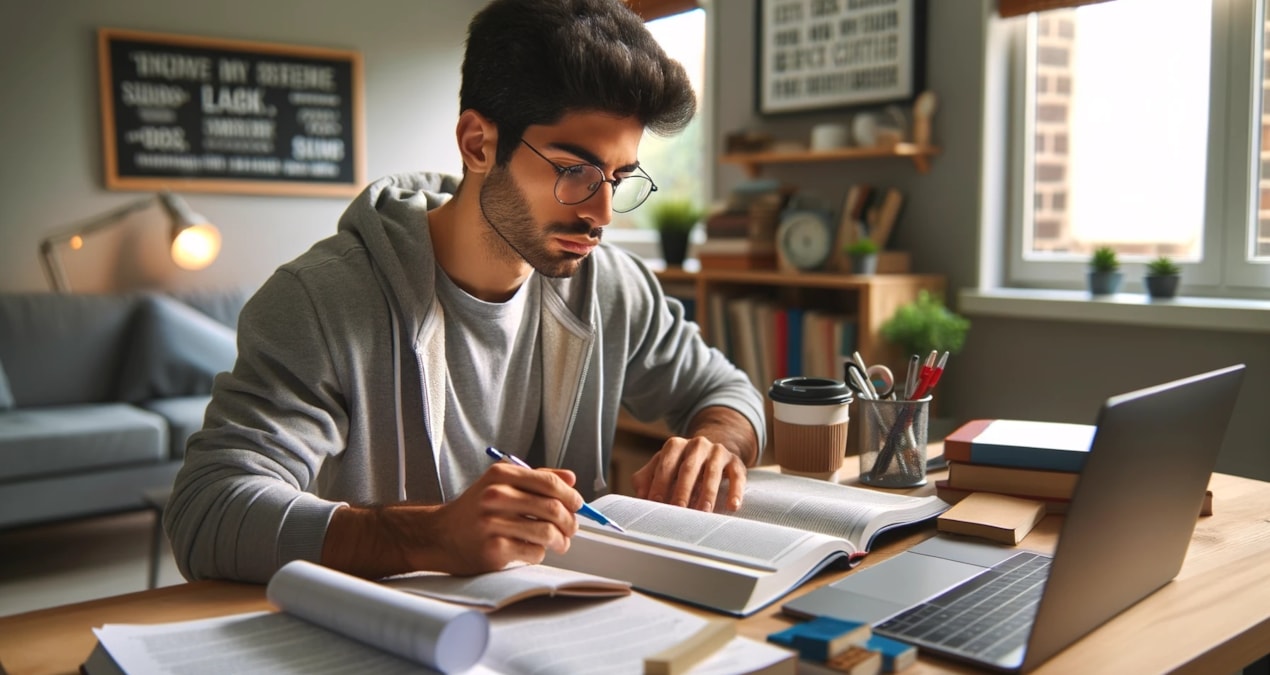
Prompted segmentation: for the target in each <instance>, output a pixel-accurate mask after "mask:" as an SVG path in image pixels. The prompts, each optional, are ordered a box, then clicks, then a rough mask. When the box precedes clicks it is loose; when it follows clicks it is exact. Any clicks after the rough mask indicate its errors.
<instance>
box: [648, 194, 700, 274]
mask: <svg viewBox="0 0 1270 675" xmlns="http://www.w3.org/2000/svg"><path fill="white" fill-rule="evenodd" d="M652 217H653V227H655V228H657V232H658V235H659V236H660V238H661V257H662V259H663V260H665V261H666V265H667V266H668V267H677V266H680V265H683V263H684V258H687V257H688V237H689V235H691V234H692V228H693V227H696V225H697V222H698V221H699V220H701V210H700V209H698V208H697V205H696V204H695V203H693V201H692V200H691V199H667V200H664V201H660V202H658V203H657V205H656V206H655V207H654V208H653V216H652Z"/></svg>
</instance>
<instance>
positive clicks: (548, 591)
mask: <svg viewBox="0 0 1270 675" xmlns="http://www.w3.org/2000/svg"><path fill="white" fill-rule="evenodd" d="M381 583H383V584H384V585H385V586H388V587H389V588H392V589H394V590H398V591H405V592H407V593H414V594H415V595H422V596H425V597H429V598H433V599H435V600H443V601H445V602H453V603H458V604H461V605H471V606H473V607H484V608H486V609H501V608H503V607H506V606H507V605H510V604H511V603H513V602H519V601H521V600H525V599H528V598H534V597H540V596H549V597H550V596H557V597H572V598H611V597H616V596H621V595H630V592H631V584H630V582H628V581H619V580H617V579H610V578H608V577H602V576H597V575H594V574H584V573H581V572H573V571H570V570H563V569H560V568H558V567H551V566H550V565H516V566H514V567H508V568H506V569H502V570H499V571H497V572H489V573H487V574H477V575H474V576H453V575H450V574H442V573H440V572H414V573H412V574H403V575H398V576H394V577H389V578H387V579H383V580H382V581H381Z"/></svg>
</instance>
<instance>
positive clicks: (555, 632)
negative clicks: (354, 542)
mask: <svg viewBox="0 0 1270 675" xmlns="http://www.w3.org/2000/svg"><path fill="white" fill-rule="evenodd" d="M266 593H267V596H268V598H269V601H270V603H272V604H273V605H274V606H275V607H277V608H278V610H279V611H276V612H271V611H261V612H248V613H245V614H234V615H230V616H220V617H215V618H210V619H197V620H193V621H179V622H172V623H160V624H147V625H128V624H107V625H105V626H102V627H100V628H95V629H94V633H96V635H97V639H98V642H97V645H96V647H95V648H94V649H93V651H92V652H91V653H90V654H89V656H88V658H87V659H86V660H85V662H84V664H83V666H82V668H81V670H82V672H83V673H85V674H86V675H102V674H104V673H147V674H151V673H178V672H192V671H194V670H198V671H200V672H217V673H219V672H280V670H281V669H282V666H288V667H290V668H291V672H311V671H314V670H321V671H322V672H325V673H350V674H354V673H355V674H360V673H381V672H437V671H440V672H466V673H469V674H470V675H481V674H485V673H524V672H550V673H566V674H567V673H590V672H594V665H595V664H596V663H601V662H602V663H604V664H605V665H606V666H608V667H610V668H613V669H616V670H619V671H626V672H641V671H642V669H643V665H644V661H645V659H648V658H650V657H656V656H657V655H659V654H664V653H666V652H667V651H668V650H672V649H673V648H674V647H675V646H676V645H678V644H680V643H681V642H682V641H683V640H684V639H685V638H686V637H688V636H693V635H695V634H697V633H699V632H700V631H701V630H702V629H703V628H704V627H705V626H706V625H707V624H708V620H707V619H705V618H702V617H700V616H697V615H695V614H693V613H692V612H689V611H686V610H683V609H680V608H677V607H673V606H671V605H669V604H667V603H664V602H661V601H658V600H656V599H654V598H650V597H647V596H643V595H638V594H627V595H622V596H620V597H614V598H596V599H577V598H553V597H537V598H531V599H528V600H524V601H522V602H515V603H512V604H510V605H508V606H505V607H504V608H503V609H500V610H498V611H496V612H490V613H486V612H482V611H479V610H476V609H473V608H471V607H464V606H460V605H455V604H451V603H446V602H441V601H438V600H434V599H432V598H427V597H422V596H418V595H414V594H411V593H406V592H402V591H399V590H396V589H394V588H391V587H389V586H387V585H384V584H381V583H376V582H373V581H367V580H365V579H358V578H356V577H352V576H349V575H346V574H342V573H339V572H335V571H333V570H329V569H327V568H324V567H321V566H318V565H314V564H312V563H307V562H292V563H288V564H287V565H285V566H283V568H282V569H280V570H279V571H278V572H277V573H276V574H275V575H274V577H273V579H271V580H270V582H269V585H268V587H267V591H266ZM562 635H568V636H569V640H568V646H567V647H561V648H557V649H544V648H543V646H544V645H559V644H561V642H560V638H561V636H562ZM712 647H713V649H710V650H696V651H695V652H694V656H693V658H692V661H693V662H694V663H695V667H692V668H689V669H688V670H687V671H686V672H689V673H692V672H736V673H783V674H790V675H792V673H794V669H795V660H794V658H793V655H792V654H790V653H789V652H787V651H785V650H782V649H779V648H777V647H775V646H772V645H769V644H767V643H765V642H761V641H758V640H752V639H749V638H746V637H740V636H735V637H732V638H730V639H729V640H728V641H727V642H726V643H722V644H720V643H714V644H713V645H712ZM689 665H692V664H689ZM681 672H682V671H681Z"/></svg>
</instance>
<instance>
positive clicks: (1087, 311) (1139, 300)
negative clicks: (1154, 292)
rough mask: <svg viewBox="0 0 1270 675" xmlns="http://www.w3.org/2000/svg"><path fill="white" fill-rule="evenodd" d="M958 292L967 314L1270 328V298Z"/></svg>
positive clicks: (1020, 290)
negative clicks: (1164, 298) (1153, 298)
mask: <svg viewBox="0 0 1270 675" xmlns="http://www.w3.org/2000/svg"><path fill="white" fill-rule="evenodd" d="M957 297H958V300H959V303H958V311H959V312H961V313H962V314H965V315H967V316H996V317H1007V318H1012V319H1042V320H1052V321H1082V322H1088V323H1102V324H1123V325H1132V326H1157V327H1167V328H1193V329H1202V330H1223V331H1248V332H1259V333H1270V300H1243V299H1228V298H1196V297H1178V298H1174V299H1171V300H1151V299H1149V298H1148V297H1147V296H1146V294H1144V293H1118V294H1116V295H1109V296H1097V297H1093V296H1090V295H1089V292H1088V291H1070V290H1050V289H1038V288H991V289H976V288H969V289H964V290H962V291H961V292H960V293H959V294H958V296H957Z"/></svg>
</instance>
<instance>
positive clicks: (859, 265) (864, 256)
mask: <svg viewBox="0 0 1270 675" xmlns="http://www.w3.org/2000/svg"><path fill="white" fill-rule="evenodd" d="M847 257H848V258H850V259H851V273H852V274H876V273H877V271H878V254H876V253H852V254H850V255H849V256H847Z"/></svg>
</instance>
